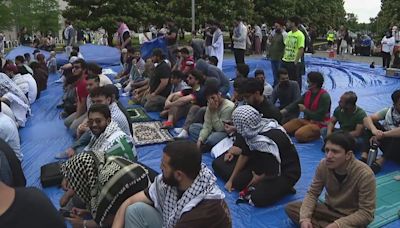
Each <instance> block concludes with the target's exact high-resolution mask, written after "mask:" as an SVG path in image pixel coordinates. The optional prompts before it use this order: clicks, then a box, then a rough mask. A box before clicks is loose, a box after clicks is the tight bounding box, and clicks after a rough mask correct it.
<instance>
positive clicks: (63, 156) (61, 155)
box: [55, 151, 69, 159]
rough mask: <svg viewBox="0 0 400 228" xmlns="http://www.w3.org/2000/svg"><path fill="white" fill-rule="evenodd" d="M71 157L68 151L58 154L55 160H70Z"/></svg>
mask: <svg viewBox="0 0 400 228" xmlns="http://www.w3.org/2000/svg"><path fill="white" fill-rule="evenodd" d="M68 158H69V156H68V154H67V152H66V151H63V152H60V153H58V154H56V156H55V159H68Z"/></svg>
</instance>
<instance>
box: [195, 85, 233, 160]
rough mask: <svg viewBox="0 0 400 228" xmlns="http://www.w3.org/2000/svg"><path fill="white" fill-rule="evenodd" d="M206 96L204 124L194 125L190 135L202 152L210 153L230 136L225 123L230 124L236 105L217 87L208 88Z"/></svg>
mask: <svg viewBox="0 0 400 228" xmlns="http://www.w3.org/2000/svg"><path fill="white" fill-rule="evenodd" d="M204 95H205V97H206V99H207V109H206V113H205V115H204V123H203V124H201V123H193V124H191V125H190V127H189V135H190V137H191V138H192V139H193V140H194V141H197V146H198V148H200V150H201V151H202V152H204V151H209V150H210V149H211V148H212V147H213V146H215V145H216V144H217V143H218V142H219V141H221V140H222V139H224V138H225V137H227V136H228V134H227V133H226V132H225V128H224V122H230V120H231V117H232V112H233V109H234V108H235V104H234V103H233V102H232V101H230V100H228V99H225V98H223V97H222V94H221V93H220V92H219V90H218V87H217V86H211V85H210V86H208V87H207V88H206V89H205V91H204Z"/></svg>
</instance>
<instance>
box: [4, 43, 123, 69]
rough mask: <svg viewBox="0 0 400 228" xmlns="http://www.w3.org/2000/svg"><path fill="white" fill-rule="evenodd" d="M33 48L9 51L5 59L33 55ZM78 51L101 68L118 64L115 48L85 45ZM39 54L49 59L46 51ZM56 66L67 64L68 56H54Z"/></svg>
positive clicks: (117, 52)
mask: <svg viewBox="0 0 400 228" xmlns="http://www.w3.org/2000/svg"><path fill="white" fill-rule="evenodd" d="M34 50H35V48H32V47H27V46H19V47H17V48H14V49H13V50H11V51H10V52H9V53H8V54H7V55H6V59H11V60H14V59H15V57H16V56H18V55H22V56H23V55H24V54H25V53H29V54H31V56H32V54H33V51H34ZM79 51H80V53H81V54H82V55H83V57H84V58H85V60H86V61H87V62H96V63H97V64H99V65H101V66H116V65H119V64H120V51H119V50H118V49H117V48H113V47H109V46H102V45H93V44H85V45H81V46H79ZM40 53H42V54H44V56H45V57H46V59H47V58H48V57H49V55H50V53H49V52H48V51H43V50H40ZM56 58H57V65H59V66H61V65H64V64H66V63H67V62H68V56H67V55H66V54H65V52H63V53H58V54H57V55H56Z"/></svg>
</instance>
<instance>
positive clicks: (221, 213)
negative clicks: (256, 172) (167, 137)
mask: <svg viewBox="0 0 400 228" xmlns="http://www.w3.org/2000/svg"><path fill="white" fill-rule="evenodd" d="M161 170H162V174H160V175H159V176H157V177H156V179H155V180H154V182H153V183H152V184H151V185H150V187H149V188H148V189H146V190H144V191H141V192H139V193H137V194H135V195H133V196H132V197H130V198H129V199H127V200H126V201H125V202H124V203H123V204H122V205H121V207H120V208H119V210H118V212H117V214H116V215H115V218H114V223H113V228H122V227H135V228H141V227H176V228H178V227H215V228H217V227H222V228H225V227H232V221H231V218H230V213H229V209H228V207H227V205H226V203H225V201H224V198H225V195H224V193H223V192H222V191H221V190H220V189H219V188H218V186H217V183H216V177H215V176H214V174H213V173H212V171H211V170H210V169H208V168H207V167H206V165H204V164H202V163H201V153H200V151H199V149H198V148H197V146H196V144H195V143H193V142H189V141H175V142H172V143H169V144H167V146H166V147H165V148H164V153H163V157H162V161H161Z"/></svg>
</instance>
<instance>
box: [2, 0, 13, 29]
mask: <svg viewBox="0 0 400 228" xmlns="http://www.w3.org/2000/svg"><path fill="white" fill-rule="evenodd" d="M0 21H1V23H0V30H7V29H10V28H11V26H12V24H13V17H12V14H11V9H10V7H9V6H8V5H7V4H6V3H4V2H0Z"/></svg>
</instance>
